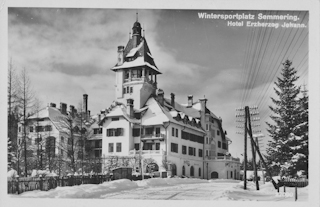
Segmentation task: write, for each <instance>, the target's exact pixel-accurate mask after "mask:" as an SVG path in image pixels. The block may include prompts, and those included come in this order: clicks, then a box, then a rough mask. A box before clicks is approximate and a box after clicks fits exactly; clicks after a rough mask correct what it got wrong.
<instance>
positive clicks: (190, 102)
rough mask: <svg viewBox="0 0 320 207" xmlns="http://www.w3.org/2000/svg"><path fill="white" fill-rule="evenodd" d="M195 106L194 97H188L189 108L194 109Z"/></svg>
mask: <svg viewBox="0 0 320 207" xmlns="http://www.w3.org/2000/svg"><path fill="white" fill-rule="evenodd" d="M192 105H193V95H189V96H188V107H192Z"/></svg>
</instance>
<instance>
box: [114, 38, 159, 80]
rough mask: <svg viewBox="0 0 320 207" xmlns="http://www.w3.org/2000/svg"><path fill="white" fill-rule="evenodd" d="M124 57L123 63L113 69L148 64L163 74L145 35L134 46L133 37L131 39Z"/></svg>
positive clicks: (150, 67)
mask: <svg viewBox="0 0 320 207" xmlns="http://www.w3.org/2000/svg"><path fill="white" fill-rule="evenodd" d="M123 57H124V61H123V64H121V65H118V63H117V64H116V65H115V66H114V67H113V68H111V70H113V71H116V70H118V69H125V68H133V67H139V66H147V67H148V68H149V69H152V70H153V71H154V72H156V73H157V74H161V72H160V71H159V69H158V67H157V66H156V64H155V62H154V59H153V57H152V55H151V52H150V49H149V46H148V44H147V41H146V39H145V37H141V42H140V44H139V45H138V46H137V47H134V43H133V39H130V40H129V42H128V43H127V46H126V47H125V49H124V51H123Z"/></svg>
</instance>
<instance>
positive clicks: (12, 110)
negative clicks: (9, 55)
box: [7, 59, 18, 167]
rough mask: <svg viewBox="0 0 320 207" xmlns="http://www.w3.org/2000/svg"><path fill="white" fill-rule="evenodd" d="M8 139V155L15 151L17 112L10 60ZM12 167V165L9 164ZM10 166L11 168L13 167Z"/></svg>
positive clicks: (13, 71)
mask: <svg viewBox="0 0 320 207" xmlns="http://www.w3.org/2000/svg"><path fill="white" fill-rule="evenodd" d="M7 90H8V138H9V141H10V143H11V145H10V146H11V147H10V148H8V153H9V154H11V153H14V152H16V151H17V132H18V112H17V77H16V72H15V69H14V67H13V64H12V59H10V62H9V66H8V88H7ZM11 164H12V165H13V164H14V163H11ZM12 165H10V166H11V167H13V166H12Z"/></svg>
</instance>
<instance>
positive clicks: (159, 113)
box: [142, 97, 205, 133]
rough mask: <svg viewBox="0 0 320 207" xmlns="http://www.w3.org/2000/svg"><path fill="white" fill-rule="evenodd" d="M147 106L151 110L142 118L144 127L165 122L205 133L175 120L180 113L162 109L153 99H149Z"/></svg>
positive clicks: (200, 129)
mask: <svg viewBox="0 0 320 207" xmlns="http://www.w3.org/2000/svg"><path fill="white" fill-rule="evenodd" d="M146 105H147V106H149V108H148V110H147V112H146V113H145V114H144V116H143V118H142V125H162V124H163V123H164V122H169V121H170V122H171V123H175V124H178V125H182V126H186V127H188V128H192V129H194V130H196V131H199V132H203V133H205V132H204V131H203V130H202V128H198V127H196V126H191V125H189V124H185V123H183V122H182V121H177V120H175V119H174V117H175V115H177V114H178V113H177V112H174V111H168V110H167V109H166V108H165V107H162V106H161V105H160V104H159V103H158V102H157V101H156V100H155V99H154V98H153V97H151V98H149V99H148V101H147V102H146ZM191 120H192V118H191Z"/></svg>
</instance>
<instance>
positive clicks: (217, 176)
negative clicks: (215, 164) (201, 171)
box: [211, 171, 219, 179]
mask: <svg viewBox="0 0 320 207" xmlns="http://www.w3.org/2000/svg"><path fill="white" fill-rule="evenodd" d="M217 178H219V174H218V173H217V172H216V171H214V172H212V173H211V179H217Z"/></svg>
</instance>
